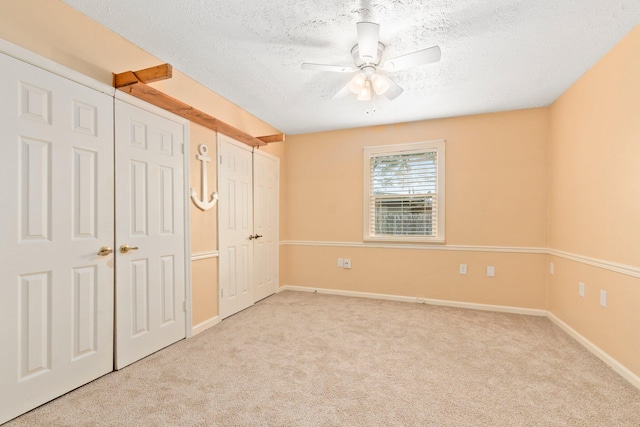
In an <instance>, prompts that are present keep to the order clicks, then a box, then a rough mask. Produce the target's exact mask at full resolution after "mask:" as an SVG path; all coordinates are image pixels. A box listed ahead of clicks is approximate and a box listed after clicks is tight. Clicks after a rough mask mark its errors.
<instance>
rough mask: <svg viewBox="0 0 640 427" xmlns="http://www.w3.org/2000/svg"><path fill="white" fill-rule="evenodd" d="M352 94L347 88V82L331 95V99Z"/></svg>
mask: <svg viewBox="0 0 640 427" xmlns="http://www.w3.org/2000/svg"><path fill="white" fill-rule="evenodd" d="M350 95H353V94H352V93H351V90H350V89H349V84H348V83H347V84H346V85H345V86H344V87H343V88H342V89H340V90H339V91H338V93H336V94H335V95H333V96H332V97H331V99H343V98H346V97H347V96H350Z"/></svg>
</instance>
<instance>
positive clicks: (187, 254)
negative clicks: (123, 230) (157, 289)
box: [114, 90, 193, 338]
mask: <svg viewBox="0 0 640 427" xmlns="http://www.w3.org/2000/svg"><path fill="white" fill-rule="evenodd" d="M114 98H115V99H118V100H120V101H123V102H126V103H127V104H131V105H133V106H135V107H138V108H141V109H143V110H145V111H148V112H150V113H153V114H156V115H158V116H160V117H164V118H166V119H169V120H172V121H174V122H176V123H180V124H181V125H182V129H183V137H184V140H183V153H184V170H183V175H184V176H183V182H184V189H183V190H184V197H185V199H184V245H185V246H184V258H185V259H184V272H185V278H184V280H185V286H186V288H185V294H184V296H185V305H186V307H185V308H186V313H185V316H186V318H185V327H186V331H185V332H186V337H187V338H190V337H191V336H192V335H193V333H192V327H191V324H192V319H191V312H192V305H191V213H190V205H191V201H190V200H189V189H190V183H189V126H190V122H189V120H187V119H185V118H182V117H180V116H177V115H175V114H173V113H171V112H169V111H167V110H165V109H162V108H160V107H156V106H155V105H152V104H149V103H148V102H146V101H143V100H141V99H139V98H136V97H134V96H131V95H129V94H128V93H125V92H122V91H121V90H117V91H116V92H115V95H114ZM116 126H117V123H116ZM116 226H117V224H116Z"/></svg>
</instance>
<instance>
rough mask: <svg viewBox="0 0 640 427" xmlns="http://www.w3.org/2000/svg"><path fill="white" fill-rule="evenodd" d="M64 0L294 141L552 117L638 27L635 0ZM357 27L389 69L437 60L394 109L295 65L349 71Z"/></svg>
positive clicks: (406, 79)
mask: <svg viewBox="0 0 640 427" xmlns="http://www.w3.org/2000/svg"><path fill="white" fill-rule="evenodd" d="M63 1H65V3H68V4H69V5H71V6H73V7H74V8H76V9H78V10H79V11H81V12H82V13H84V14H86V15H88V16H89V17H91V18H93V19H94V20H96V21H98V22H100V23H101V24H103V25H104V26H106V27H107V28H109V29H111V30H113V31H115V32H116V33H118V34H120V35H121V36H123V37H124V38H126V39H127V40H129V41H131V42H133V43H134V44H136V45H138V46H140V47H142V48H143V49H145V50H147V51H148V52H150V53H151V54H153V55H155V56H157V57H158V58H160V59H161V60H162V61H165V62H169V63H170V64H172V65H173V66H174V67H175V68H176V69H179V70H180V71H182V72H183V73H185V74H187V75H189V76H190V77H191V78H193V79H195V80H197V81H199V82H200V83H202V84H204V85H205V86H207V87H209V88H211V89H212V90H213V91H214V92H216V93H218V94H220V95H222V96H223V97H225V98H227V99H228V100H229V101H231V102H233V103H235V104H236V105H238V106H240V107H242V108H243V109H245V110H247V111H249V112H250V113H252V114H254V115H255V116H257V117H258V118H260V119H262V120H264V121H266V122H267V123H269V124H271V125H272V126H274V127H276V128H278V129H280V130H282V131H283V132H285V133H288V134H297V133H307V132H315V131H324V130H333V129H341V128H351V127H359V126H368V125H373V124H387V123H398V122H406V121H414V120H422V119H430V118H441V117H451V116H459V115H466V114H476V113H486V112H496V111H504V110H513V109H521V108H530V107H540V106H546V105H549V104H551V103H552V102H553V101H554V100H555V99H556V98H557V97H558V96H559V95H561V94H562V92H564V91H565V90H566V89H567V88H568V87H569V86H570V85H571V84H572V83H573V82H575V81H576V80H577V79H578V78H579V77H580V76H581V75H582V74H583V73H584V72H585V71H587V70H588V69H589V68H590V67H591V66H593V65H594V64H595V63H596V62H597V61H598V59H600V58H601V57H602V56H603V55H604V54H605V53H607V52H608V51H609V50H610V49H611V48H612V47H613V46H614V45H615V44H616V43H617V42H618V41H619V40H620V39H622V37H623V36H624V35H625V34H626V33H627V32H629V31H630V30H631V29H632V28H633V27H634V26H635V25H636V24H638V23H639V22H640V0H388V1H367V0H321V1H308V0H243V1H230V0H227V1H220V0H108V1H95V0H63ZM359 21H372V22H376V23H379V24H380V41H381V42H382V43H384V44H385V45H386V51H385V53H384V57H385V58H392V57H395V56H398V55H402V54H405V53H409V52H412V51H415V50H418V49H422V48H426V47H430V46H433V45H439V46H440V48H441V50H442V59H441V61H440V62H437V63H434V64H429V65H423V66H419V67H416V68H412V69H409V70H405V71H399V72H395V73H389V74H388V76H389V77H391V78H392V79H393V80H394V81H395V82H397V83H398V84H400V85H401V86H402V87H403V88H404V89H405V91H404V92H403V93H402V94H401V95H400V96H399V97H398V98H396V99H395V100H393V101H388V100H387V99H386V98H378V99H376V100H375V101H372V102H361V101H357V100H356V99H355V96H350V97H347V98H342V99H331V98H332V96H333V95H334V94H336V93H337V92H338V91H339V90H340V89H341V88H342V87H343V86H344V85H345V84H346V83H347V82H348V81H349V79H350V75H349V74H341V73H327V72H319V71H308V70H302V69H300V64H301V63H303V62H314V63H323V64H333V65H348V66H352V65H353V59H352V58H351V56H350V53H349V52H350V50H351V47H352V46H353V45H354V44H355V43H356V38H357V35H356V22H359ZM113 71H125V70H113ZM374 110H375V112H374Z"/></svg>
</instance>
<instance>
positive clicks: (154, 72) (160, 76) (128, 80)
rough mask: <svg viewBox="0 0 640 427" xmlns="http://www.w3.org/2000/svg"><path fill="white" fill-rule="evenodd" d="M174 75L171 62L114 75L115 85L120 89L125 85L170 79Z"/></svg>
mask: <svg viewBox="0 0 640 427" xmlns="http://www.w3.org/2000/svg"><path fill="white" fill-rule="evenodd" d="M171 76H173V67H172V66H171V64H161V65H156V66H155V67H149V68H145V69H144V70H138V71H135V72H134V71H125V72H124V73H119V74H114V75H113V87H115V88H116V89H119V88H121V87H123V86H128V85H132V84H136V83H138V82H141V83H152V82H157V81H160V80H166V79H170V78H171Z"/></svg>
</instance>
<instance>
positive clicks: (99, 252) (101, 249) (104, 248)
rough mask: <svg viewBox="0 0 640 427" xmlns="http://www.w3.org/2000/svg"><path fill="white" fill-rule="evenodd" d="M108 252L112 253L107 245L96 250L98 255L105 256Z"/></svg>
mask: <svg viewBox="0 0 640 427" xmlns="http://www.w3.org/2000/svg"><path fill="white" fill-rule="evenodd" d="M110 253H113V249H111V248H110V247H109V246H103V247H101V248H100V250H99V251H98V255H100V256H107V255H109V254H110Z"/></svg>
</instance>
